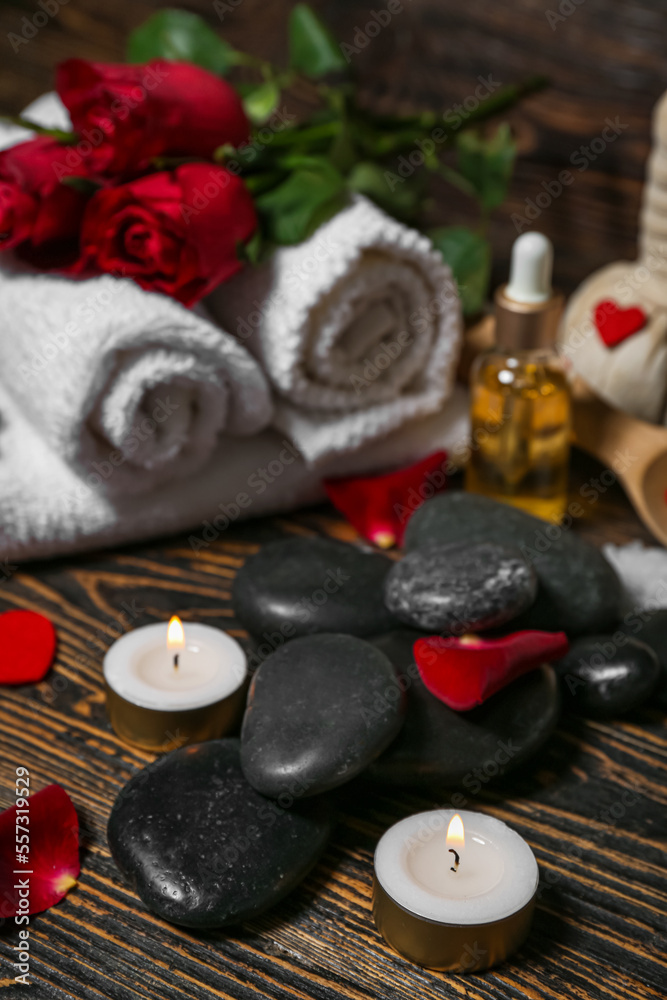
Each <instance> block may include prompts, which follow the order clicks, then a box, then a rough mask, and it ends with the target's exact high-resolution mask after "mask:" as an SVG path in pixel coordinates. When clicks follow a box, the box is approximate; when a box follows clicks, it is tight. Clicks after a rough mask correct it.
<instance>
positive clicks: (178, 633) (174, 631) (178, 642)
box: [167, 615, 185, 649]
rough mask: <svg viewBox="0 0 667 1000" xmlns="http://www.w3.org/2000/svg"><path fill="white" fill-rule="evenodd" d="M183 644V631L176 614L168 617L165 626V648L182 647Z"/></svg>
mask: <svg viewBox="0 0 667 1000" xmlns="http://www.w3.org/2000/svg"><path fill="white" fill-rule="evenodd" d="M184 646H185V632H184V631H183V625H182V623H181V619H180V618H179V617H178V615H174V616H173V618H170V619H169V626H168V628H167V649H183V647H184Z"/></svg>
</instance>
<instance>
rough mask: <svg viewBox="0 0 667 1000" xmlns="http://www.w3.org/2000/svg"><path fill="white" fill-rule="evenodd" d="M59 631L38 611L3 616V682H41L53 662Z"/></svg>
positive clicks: (0, 674)
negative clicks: (57, 632)
mask: <svg viewBox="0 0 667 1000" xmlns="http://www.w3.org/2000/svg"><path fill="white" fill-rule="evenodd" d="M55 651H56V630H55V628H54V627H53V624H52V623H51V622H50V621H49V619H48V618H45V617H44V615H38V614H37V612H36V611H5V612H4V614H1V615H0V684H31V683H34V682H36V681H41V680H42V679H43V678H44V677H45V676H46V674H47V672H48V670H49V667H50V666H51V664H52V663H53V656H54V653H55Z"/></svg>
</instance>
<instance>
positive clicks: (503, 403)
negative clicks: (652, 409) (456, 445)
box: [466, 233, 571, 521]
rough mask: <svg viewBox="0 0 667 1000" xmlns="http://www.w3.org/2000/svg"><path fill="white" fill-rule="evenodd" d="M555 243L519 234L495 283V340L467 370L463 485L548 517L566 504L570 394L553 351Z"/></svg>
mask: <svg viewBox="0 0 667 1000" xmlns="http://www.w3.org/2000/svg"><path fill="white" fill-rule="evenodd" d="M552 266H553V248H552V245H551V242H550V241H549V240H548V239H547V237H546V236H543V235H542V234H541V233H524V235H522V236H520V237H519V238H518V239H517V240H516V241H515V243H514V247H513V248H512V265H511V272H510V281H509V284H508V285H505V286H503V287H501V288H499V289H498V291H497V292H496V296H495V306H496V310H495V311H496V346H495V347H493V348H492V349H491V350H489V351H486V352H484V353H483V354H481V355H479V357H478V358H477V359H476V361H475V363H474V365H473V368H472V372H471V454H470V459H469V462H468V467H467V470H466V489H468V490H470V491H471V492H473V493H482V494H484V495H485V496H489V497H493V498H494V499H496V500H502V501H504V502H505V503H509V504H512V505H514V506H515V507H520V508H522V509H523V510H526V511H528V512H529V513H531V514H535V515H536V516H537V517H542V518H544V519H545V520H548V521H559V520H560V519H561V518H562V517H563V514H564V513H565V508H566V506H567V482H568V465H569V455H570V422H571V421H570V409H571V407H570V392H569V388H568V383H567V380H566V377H565V375H564V373H563V370H562V368H561V364H560V361H559V358H558V355H557V353H556V348H555V344H556V334H557V330H558V322H559V319H560V315H561V312H562V308H563V298H562V295H560V294H559V293H557V292H554V291H553V289H552V287H551V272H552Z"/></svg>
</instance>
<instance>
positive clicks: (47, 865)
mask: <svg viewBox="0 0 667 1000" xmlns="http://www.w3.org/2000/svg"><path fill="white" fill-rule="evenodd" d="M20 791H21V788H20V787H19V793H20ZM27 798H28V807H27V810H25V809H21V810H17V807H16V806H11V808H9V809H5V811H4V812H3V813H0V917H4V918H13V917H14V916H16V914H17V913H19V912H20V913H41V912H42V910H48V908H49V907H50V906H53V904H54V903H58V902H60V900H61V899H63V897H64V896H66V895H67V893H68V892H69V890H70V889H71V888H72V886H74V885H75V884H76V880H77V878H78V876H79V872H80V870H81V866H80V864H79V820H78V817H77V815H76V810H75V808H74V806H73V805H72V801H71V799H70V797H69V795H68V794H67V792H66V791H65V789H64V788H61V787H60V785H48V786H47V787H46V788H43V789H42V791H41V792H37V793H36V794H35V795H30V796H28V797H27ZM26 811H27V813H28V820H29V823H28V825H27V826H25V833H26V834H27V836H28V837H29V838H30V840H29V842H28V843H27V846H28V850H27V851H25V850H23V848H24V847H25V846H26V844H23V843H18V842H17V841H18V840H19V838H20V837H22V836H24V834H23V833H22V832H21V830H22V828H23V826H24V823H23V822H22V817H21V813H23V812H26ZM23 857H25V858H27V859H28V860H27V862H21V861H19V858H23ZM16 872H19V874H16ZM29 873H30V874H29ZM19 882H24V883H27V885H26V886H24V888H25V890H26V891H27V893H28V895H27V896H25V895H24V896H23V897H22V898H23V899H25V900H27V908H26V909H23V908H20V907H23V906H25V905H26V904H22V903H21V897H20V896H19V887H18V883H19Z"/></svg>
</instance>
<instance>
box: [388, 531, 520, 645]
mask: <svg viewBox="0 0 667 1000" xmlns="http://www.w3.org/2000/svg"><path fill="white" fill-rule="evenodd" d="M536 593H537V577H536V576H535V573H534V571H533V570H532V569H531V567H530V566H529V565H528V563H527V562H526V561H525V559H524V558H523V556H522V555H521V552H520V551H519V549H517V548H512V547H509V546H506V545H496V544H494V543H492V542H480V543H477V544H474V545H469V544H468V543H467V542H458V543H454V544H451V545H429V546H425V547H423V548H419V549H414V550H413V551H412V552H409V553H408V555H407V556H406V557H405V558H404V559H402V560H401V562H398V563H395V564H394V566H393V567H392V569H391V570H390V572H389V573H388V574H387V578H386V580H385V585H384V594H385V604H386V605H387V607H388V608H389V610H390V611H391V612H392V613H393V614H394V615H395V616H396V617H397V618H398V619H400V621H402V622H405V624H407V625H412V626H413V627H414V628H422V629H427V630H432V631H434V632H454V633H456V634H458V635H460V634H463V633H464V632H475V631H477V630H478V629H487V628H494V627H495V626H498V625H503V624H504V623H505V622H507V621H510V620H511V619H512V618H516V616H517V615H518V614H520V613H521V612H522V611H525V610H526V609H527V608H529V607H530V605H531V604H532V603H533V601H534V600H535V595H536Z"/></svg>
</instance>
